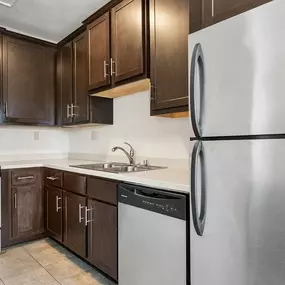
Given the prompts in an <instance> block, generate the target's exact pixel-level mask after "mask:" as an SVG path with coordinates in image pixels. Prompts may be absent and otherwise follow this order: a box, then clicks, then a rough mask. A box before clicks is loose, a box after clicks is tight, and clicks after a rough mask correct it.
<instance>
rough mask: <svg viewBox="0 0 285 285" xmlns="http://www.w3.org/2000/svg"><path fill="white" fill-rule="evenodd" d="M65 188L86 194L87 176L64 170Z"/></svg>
mask: <svg viewBox="0 0 285 285" xmlns="http://www.w3.org/2000/svg"><path fill="white" fill-rule="evenodd" d="M63 189H64V190H69V191H73V192H76V193H79V194H86V176H84V175H80V174H76V173H71V172H64V174H63Z"/></svg>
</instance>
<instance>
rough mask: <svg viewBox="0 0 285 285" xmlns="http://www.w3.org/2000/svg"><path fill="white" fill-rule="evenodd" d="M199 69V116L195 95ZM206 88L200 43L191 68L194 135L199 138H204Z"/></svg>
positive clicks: (196, 47)
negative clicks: (202, 129) (203, 121)
mask: <svg viewBox="0 0 285 285" xmlns="http://www.w3.org/2000/svg"><path fill="white" fill-rule="evenodd" d="M197 66H198V68H199V79H200V80H199V81H200V82H199V83H200V97H199V98H198V100H199V104H200V108H199V114H198V113H197V108H196V99H197V98H196V94H195V74H196V68H197ZM204 88H205V74H204V55H203V50H202V46H201V44H200V43H198V44H196V45H195V47H194V51H193V55H192V59H191V68H190V96H189V106H190V111H191V121H192V127H193V131H194V134H195V136H196V137H197V138H199V137H201V136H202V132H201V125H202V117H203V100H204Z"/></svg>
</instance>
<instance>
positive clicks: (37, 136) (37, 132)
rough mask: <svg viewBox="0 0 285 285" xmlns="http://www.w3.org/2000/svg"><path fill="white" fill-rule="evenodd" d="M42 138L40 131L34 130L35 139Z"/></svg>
mask: <svg viewBox="0 0 285 285" xmlns="http://www.w3.org/2000/svg"><path fill="white" fill-rule="evenodd" d="M39 140H40V132H39V131H36V132H34V141H39Z"/></svg>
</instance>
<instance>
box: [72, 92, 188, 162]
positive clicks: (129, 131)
mask: <svg viewBox="0 0 285 285" xmlns="http://www.w3.org/2000/svg"><path fill="white" fill-rule="evenodd" d="M149 96H150V95H149V91H147V92H141V93H137V94H134V95H129V96H124V97H120V98H117V99H115V100H114V125H113V126H104V127H88V128H82V129H72V130H70V132H69V138H70V152H71V153H91V154H112V152H111V148H112V147H114V146H116V145H123V143H124V142H125V141H127V142H129V143H131V144H132V145H133V147H134V148H135V150H136V152H137V156H140V157H145V158H170V159H188V154H189V146H190V142H189V138H190V124H189V119H188V118H181V119H168V118H157V117H150V106H149V100H150V99H149ZM92 136H93V140H92ZM116 155H121V154H119V153H116Z"/></svg>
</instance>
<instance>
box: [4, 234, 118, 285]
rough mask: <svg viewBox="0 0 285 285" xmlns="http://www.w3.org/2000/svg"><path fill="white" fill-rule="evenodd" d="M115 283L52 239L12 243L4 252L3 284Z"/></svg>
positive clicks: (71, 284) (90, 284) (64, 284)
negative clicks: (13, 245)
mask: <svg viewBox="0 0 285 285" xmlns="http://www.w3.org/2000/svg"><path fill="white" fill-rule="evenodd" d="M3 284H4V285H32V284H34V285H59V284H62V285H77V284H80V285H114V283H113V282H111V281H110V280H108V279H107V278H106V277H104V276H103V275H102V274H100V273H99V272H97V271H96V270H95V269H94V268H92V267H91V266H89V265H88V264H86V263H85V262H83V261H82V260H81V259H79V258H77V257H76V256H74V255H73V254H71V253H70V252H69V251H67V250H66V249H64V248H63V247H62V246H60V245H59V244H57V243H56V242H54V241H52V240H50V239H44V240H40V241H35V242H30V243H26V244H23V245H19V246H15V247H11V248H9V249H8V250H6V251H4V252H3V253H2V254H0V285H3Z"/></svg>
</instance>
